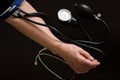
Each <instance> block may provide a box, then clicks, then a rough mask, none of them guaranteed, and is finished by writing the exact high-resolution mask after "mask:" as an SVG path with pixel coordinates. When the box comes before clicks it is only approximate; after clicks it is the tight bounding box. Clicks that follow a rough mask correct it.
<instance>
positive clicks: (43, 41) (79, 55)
mask: <svg viewBox="0 0 120 80" xmlns="http://www.w3.org/2000/svg"><path fill="white" fill-rule="evenodd" d="M19 8H20V9H22V10H23V11H25V12H27V13H32V12H37V11H36V10H35V9H34V8H33V7H32V6H31V5H30V4H29V3H28V2H27V1H24V2H23V3H22V4H21V6H20V7H19ZM29 19H31V20H34V21H37V22H40V23H43V24H45V22H44V20H43V19H42V18H39V17H29ZM5 21H6V22H7V23H9V24H10V25H12V26H13V27H14V28H16V29H17V30H18V31H20V32H21V33H23V34H24V35H25V36H27V37H29V38H30V39H32V40H34V41H35V42H37V43H38V44H40V45H42V46H44V47H46V48H47V49H49V50H50V51H52V52H53V54H56V55H58V56H60V57H62V58H63V59H64V60H65V61H66V63H67V64H68V65H69V66H70V67H71V68H72V69H73V70H74V71H75V72H76V73H86V72H88V71H89V70H90V69H93V68H95V67H96V66H98V65H100V62H98V61H97V60H96V59H94V58H93V57H92V56H91V55H90V54H89V53H88V52H87V51H85V50H84V49H82V48H81V47H78V46H76V45H74V44H70V43H64V42H62V41H60V40H59V39H58V38H57V37H55V36H54V35H53V34H52V32H51V31H50V30H49V28H47V27H43V26H40V25H37V24H34V23H31V22H29V21H26V20H24V19H20V18H14V17H12V16H11V17H9V18H8V19H7V20H5Z"/></svg>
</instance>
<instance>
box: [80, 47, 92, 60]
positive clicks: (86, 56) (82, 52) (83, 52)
mask: <svg viewBox="0 0 120 80" xmlns="http://www.w3.org/2000/svg"><path fill="white" fill-rule="evenodd" d="M79 52H80V54H82V55H83V56H84V57H85V58H87V59H89V60H91V61H93V60H94V58H93V57H92V56H91V55H90V54H89V53H88V52H87V51H85V50H83V49H82V48H80V49H79Z"/></svg>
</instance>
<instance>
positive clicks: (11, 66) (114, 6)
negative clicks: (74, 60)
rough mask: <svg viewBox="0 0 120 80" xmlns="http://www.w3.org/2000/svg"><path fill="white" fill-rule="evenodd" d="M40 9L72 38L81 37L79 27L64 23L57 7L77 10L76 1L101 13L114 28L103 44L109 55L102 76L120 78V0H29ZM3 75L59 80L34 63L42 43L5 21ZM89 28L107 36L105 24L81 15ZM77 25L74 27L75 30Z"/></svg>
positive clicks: (0, 54)
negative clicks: (103, 28)
mask: <svg viewBox="0 0 120 80" xmlns="http://www.w3.org/2000/svg"><path fill="white" fill-rule="evenodd" d="M28 2H30V3H31V5H32V6H33V7H34V8H35V9H36V10H38V11H41V12H45V13H47V14H48V17H49V20H50V23H51V25H54V26H55V27H56V28H58V29H59V30H60V31H61V32H63V33H64V34H66V35H68V36H69V37H71V38H74V39H79V36H82V35H80V34H79V32H78V31H75V32H74V30H75V28H73V27H70V25H63V24H61V23H60V22H59V21H58V20H57V11H58V10H59V9H61V8H67V9H69V10H70V11H71V12H72V14H73V15H74V16H75V17H76V18H78V16H77V15H76V13H75V8H74V4H75V3H84V4H87V5H89V6H91V8H92V9H93V10H94V12H95V13H101V14H102V19H104V20H105V21H106V22H107V23H108V25H109V27H110V30H111V36H110V38H109V40H108V41H107V42H106V43H105V44H104V45H102V46H101V49H102V50H103V51H104V52H105V53H106V55H107V64H106V69H105V72H104V74H103V75H102V76H101V80H120V73H119V72H120V68H119V67H120V58H119V56H120V50H119V49H120V10H119V8H120V1H119V0H29V1H28ZM0 24H1V25H0V36H1V39H0V78H1V80H6V79H13V80H57V79H56V78H55V77H53V76H52V75H51V74H49V72H48V71H46V70H45V69H43V67H41V68H40V67H38V66H34V58H35V56H36V54H37V52H38V51H39V49H41V46H40V45H38V44H37V43H35V42H33V41H32V40H30V39H29V38H27V37H26V36H24V35H23V34H21V33H20V32H18V31H17V30H16V29H14V28H13V27H11V26H10V25H9V24H6V23H5V22H2V21H1V22H0ZM81 24H83V25H84V26H85V27H86V28H87V29H88V31H89V32H90V31H92V32H96V34H95V35H94V34H93V33H91V34H92V35H93V37H94V38H95V40H101V39H103V38H104V37H105V36H104V34H105V31H104V30H102V28H101V27H102V26H100V25H96V24H94V22H93V21H91V20H90V19H81ZM73 29H74V30H73Z"/></svg>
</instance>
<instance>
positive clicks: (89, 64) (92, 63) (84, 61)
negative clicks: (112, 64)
mask: <svg viewBox="0 0 120 80" xmlns="http://www.w3.org/2000/svg"><path fill="white" fill-rule="evenodd" d="M80 59H81V62H82V64H83V65H84V66H86V67H93V68H94V67H96V66H97V65H100V62H98V61H97V60H93V61H91V60H89V59H86V58H85V57H83V56H82V55H81V56H80Z"/></svg>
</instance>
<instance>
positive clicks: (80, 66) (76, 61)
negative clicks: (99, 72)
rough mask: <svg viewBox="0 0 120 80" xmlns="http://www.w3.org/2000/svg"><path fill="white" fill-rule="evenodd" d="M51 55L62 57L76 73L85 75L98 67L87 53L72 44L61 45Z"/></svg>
mask: <svg viewBox="0 0 120 80" xmlns="http://www.w3.org/2000/svg"><path fill="white" fill-rule="evenodd" d="M53 53H55V54H57V55H59V56H60V57H62V58H63V59H64V60H65V61H66V63H67V64H68V65H69V66H70V67H71V68H72V69H73V70H74V71H75V72H76V73H86V72H88V71H89V70H90V69H93V68H95V67H96V66H98V65H100V62H98V61H97V60H96V59H94V58H93V57H92V56H91V55H90V54H89V53H88V52H87V51H85V50H83V49H82V48H80V47H78V46H76V45H74V44H67V43H61V44H60V45H58V46H57V47H56V50H54V51H53Z"/></svg>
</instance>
